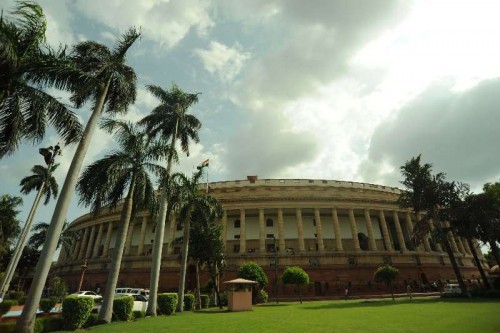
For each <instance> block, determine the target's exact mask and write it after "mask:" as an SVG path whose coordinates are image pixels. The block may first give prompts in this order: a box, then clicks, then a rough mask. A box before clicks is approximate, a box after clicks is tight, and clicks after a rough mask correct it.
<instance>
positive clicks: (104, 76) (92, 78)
mask: <svg viewBox="0 0 500 333" xmlns="http://www.w3.org/2000/svg"><path fill="white" fill-rule="evenodd" d="M139 36H140V33H139V32H137V31H136V29H134V28H131V29H129V30H128V31H127V32H126V33H125V34H124V35H123V36H122V37H121V39H120V40H119V41H118V42H117V43H116V45H115V47H114V49H113V50H109V49H108V48H107V47H106V46H105V45H102V44H99V43H97V42H93V41H86V42H81V43H79V44H77V45H76V46H75V47H74V48H73V50H72V52H71V54H70V55H69V57H68V58H69V59H70V60H71V61H70V62H69V63H68V66H69V67H71V68H70V69H68V71H71V70H72V69H75V70H76V71H78V72H79V73H80V74H79V75H74V76H72V77H70V78H71V82H69V83H67V84H68V85H69V86H70V90H71V92H72V96H71V101H72V102H73V103H75V105H76V106H77V107H80V106H82V105H83V104H84V103H86V102H87V101H91V102H92V103H93V111H92V114H91V116H90V118H89V121H88V123H87V125H86V127H85V131H84V133H83V135H82V137H81V139H80V143H79V144H78V147H77V149H76V152H75V155H74V156H73V160H72V161H71V165H70V167H69V170H68V174H67V176H66V179H65V181H64V185H63V187H62V190H61V195H60V196H59V199H58V201H57V204H56V208H55V210H54V214H53V216H52V220H51V222H50V227H49V230H48V232H47V239H46V240H45V243H44V246H43V250H42V254H41V256H40V260H39V262H38V264H37V267H36V270H35V275H34V278H33V283H32V284H31V288H30V291H29V293H28V296H27V302H26V304H25V305H24V308H23V312H22V313H21V316H20V317H19V320H18V323H17V331H18V332H21V333H29V332H32V331H33V328H34V325H35V315H36V310H37V307H38V302H39V301H40V298H41V296H42V291H43V286H44V285H45V282H46V280H47V276H48V274H49V270H50V266H51V263H52V257H53V255H54V252H55V251H56V247H57V242H58V240H59V236H60V234H61V231H62V227H63V225H64V220H65V218H66V215H67V212H68V207H69V203H70V202H71V198H72V196H73V192H74V190H75V186H76V182H77V180H78V174H79V173H80V170H81V167H82V164H83V160H84V158H85V154H86V153H87V150H88V147H89V145H90V140H91V139H92V135H93V133H94V130H95V127H96V125H97V121H98V119H99V117H100V115H101V113H102V112H103V110H104V109H105V111H107V112H108V113H125V112H126V111H127V108H128V106H129V105H130V104H132V103H133V102H134V101H135V97H136V81H137V78H136V75H135V72H134V70H133V69H132V68H131V67H130V66H128V65H127V64H126V61H125V60H126V58H125V55H126V53H127V51H128V50H129V48H130V47H131V46H132V45H133V44H134V42H135V41H136V40H137V39H138V38H139ZM73 67H74V68H73ZM73 72H74V71H73Z"/></svg>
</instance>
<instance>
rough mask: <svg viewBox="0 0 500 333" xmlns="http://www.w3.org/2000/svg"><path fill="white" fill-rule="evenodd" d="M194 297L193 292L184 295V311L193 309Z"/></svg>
mask: <svg viewBox="0 0 500 333" xmlns="http://www.w3.org/2000/svg"><path fill="white" fill-rule="evenodd" d="M194 300H195V297H194V295H193V294H186V295H184V311H193V309H194Z"/></svg>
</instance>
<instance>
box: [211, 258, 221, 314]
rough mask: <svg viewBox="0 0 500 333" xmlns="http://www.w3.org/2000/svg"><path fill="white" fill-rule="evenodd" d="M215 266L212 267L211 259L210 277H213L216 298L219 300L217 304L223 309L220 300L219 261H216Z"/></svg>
mask: <svg viewBox="0 0 500 333" xmlns="http://www.w3.org/2000/svg"><path fill="white" fill-rule="evenodd" d="M214 266H215V267H211V264H210V261H209V262H208V267H209V271H210V279H212V284H213V285H214V290H215V298H216V301H217V305H219V308H220V309H222V302H221V300H220V292H219V281H218V280H219V279H218V275H219V272H218V268H217V262H214Z"/></svg>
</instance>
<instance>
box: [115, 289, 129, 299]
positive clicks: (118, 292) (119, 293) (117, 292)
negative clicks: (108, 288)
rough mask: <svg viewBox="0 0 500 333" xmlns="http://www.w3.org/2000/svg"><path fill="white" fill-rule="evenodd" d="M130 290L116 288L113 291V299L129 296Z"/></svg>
mask: <svg viewBox="0 0 500 333" xmlns="http://www.w3.org/2000/svg"><path fill="white" fill-rule="evenodd" d="M131 290H132V288H128V287H124V288H116V289H115V297H116V296H123V295H125V294H130V291H131Z"/></svg>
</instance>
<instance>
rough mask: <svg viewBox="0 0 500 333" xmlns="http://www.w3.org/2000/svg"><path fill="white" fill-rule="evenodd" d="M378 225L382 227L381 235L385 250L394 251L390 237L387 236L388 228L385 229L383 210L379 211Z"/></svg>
mask: <svg viewBox="0 0 500 333" xmlns="http://www.w3.org/2000/svg"><path fill="white" fill-rule="evenodd" d="M379 220H380V227H381V228H382V237H384V243H385V247H386V250H387V251H394V247H393V246H392V242H391V237H390V236H389V229H387V223H386V222H385V214H384V211H383V210H380V212H379Z"/></svg>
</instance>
